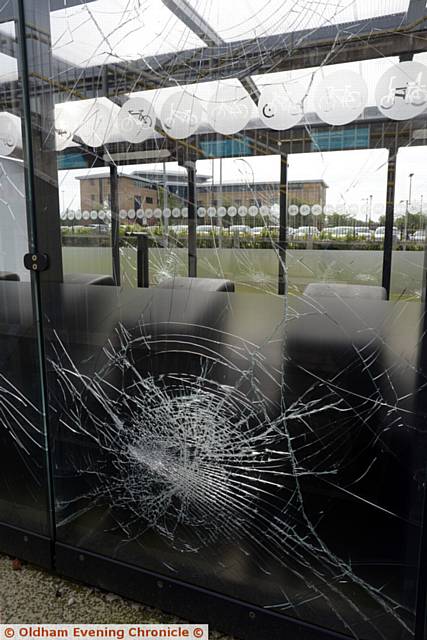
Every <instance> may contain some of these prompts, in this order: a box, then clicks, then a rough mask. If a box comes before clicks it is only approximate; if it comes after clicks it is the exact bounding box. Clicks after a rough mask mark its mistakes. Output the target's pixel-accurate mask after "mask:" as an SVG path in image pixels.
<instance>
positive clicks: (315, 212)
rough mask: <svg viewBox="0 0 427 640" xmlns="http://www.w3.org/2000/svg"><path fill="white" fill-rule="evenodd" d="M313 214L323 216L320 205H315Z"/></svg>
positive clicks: (312, 210)
mask: <svg viewBox="0 0 427 640" xmlns="http://www.w3.org/2000/svg"><path fill="white" fill-rule="evenodd" d="M311 213H312V214H313V215H314V216H321V215H322V207H321V206H320V204H314V205H313V206H312V207H311Z"/></svg>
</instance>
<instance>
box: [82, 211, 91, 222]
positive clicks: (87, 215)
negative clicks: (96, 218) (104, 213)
mask: <svg viewBox="0 0 427 640" xmlns="http://www.w3.org/2000/svg"><path fill="white" fill-rule="evenodd" d="M82 218H83V220H89V218H90V213H89V211H83V213H82Z"/></svg>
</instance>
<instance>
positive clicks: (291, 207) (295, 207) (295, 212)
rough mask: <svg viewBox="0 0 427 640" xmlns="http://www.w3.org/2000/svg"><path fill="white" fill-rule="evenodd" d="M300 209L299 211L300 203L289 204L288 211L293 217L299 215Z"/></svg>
mask: <svg viewBox="0 0 427 640" xmlns="http://www.w3.org/2000/svg"><path fill="white" fill-rule="evenodd" d="M298 211H299V209H298V205H296V204H291V205H289V207H288V213H289V215H290V216H292V217H293V216H297V215H298Z"/></svg>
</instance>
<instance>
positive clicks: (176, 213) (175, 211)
mask: <svg viewBox="0 0 427 640" xmlns="http://www.w3.org/2000/svg"><path fill="white" fill-rule="evenodd" d="M180 215H181V209H178V207H174V208H173V209H172V216H173V217H174V218H179V216H180Z"/></svg>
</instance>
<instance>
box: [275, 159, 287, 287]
mask: <svg viewBox="0 0 427 640" xmlns="http://www.w3.org/2000/svg"><path fill="white" fill-rule="evenodd" d="M279 188H280V193H279V207H280V211H279V242H278V245H277V246H278V254H279V282H278V293H279V295H284V294H285V293H286V248H287V244H288V156H287V155H286V154H282V155H281V156H280V187H279Z"/></svg>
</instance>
